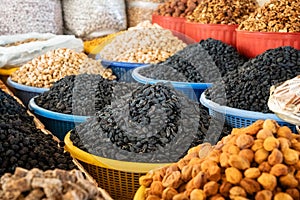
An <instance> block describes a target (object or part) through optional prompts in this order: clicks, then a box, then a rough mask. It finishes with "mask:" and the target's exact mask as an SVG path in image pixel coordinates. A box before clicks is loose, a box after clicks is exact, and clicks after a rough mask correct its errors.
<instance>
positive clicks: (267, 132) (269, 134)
mask: <svg viewBox="0 0 300 200" xmlns="http://www.w3.org/2000/svg"><path fill="white" fill-rule="evenodd" d="M267 137H274V135H273V133H272V131H270V130H268V129H261V130H260V131H258V133H257V135H256V138H257V139H262V140H265V139H266V138H267Z"/></svg>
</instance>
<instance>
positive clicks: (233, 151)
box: [227, 145, 240, 155]
mask: <svg viewBox="0 0 300 200" xmlns="http://www.w3.org/2000/svg"><path fill="white" fill-rule="evenodd" d="M239 152H240V148H239V147H238V146H236V145H230V146H229V148H228V150H227V153H229V154H231V155H236V154H239Z"/></svg>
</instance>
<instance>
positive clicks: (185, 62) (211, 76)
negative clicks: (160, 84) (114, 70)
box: [139, 38, 246, 83]
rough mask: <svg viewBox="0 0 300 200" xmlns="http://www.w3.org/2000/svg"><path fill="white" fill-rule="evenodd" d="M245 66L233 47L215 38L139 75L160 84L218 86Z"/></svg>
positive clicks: (201, 42)
mask: <svg viewBox="0 0 300 200" xmlns="http://www.w3.org/2000/svg"><path fill="white" fill-rule="evenodd" d="M245 62H246V58H244V57H242V56H241V55H239V54H238V52H237V51H236V50H235V49H234V48H233V47H232V46H229V45H227V44H225V43H223V42H221V41H219V40H215V39H212V38H209V39H206V40H202V41H200V43H198V44H193V45H189V46H187V47H185V48H184V49H183V50H181V51H178V52H177V53H176V54H174V55H173V56H171V57H170V58H168V59H167V60H166V61H165V62H162V63H159V64H154V65H151V66H150V67H147V68H144V69H143V70H140V71H139V72H140V74H141V75H143V76H145V77H148V78H153V79H158V80H170V81H181V82H195V83H199V82H205V83H211V82H215V81H217V80H218V79H220V78H221V77H223V76H225V75H226V74H228V73H233V71H234V72H235V71H237V70H238V68H239V67H240V66H242V65H243V64H244V63H245Z"/></svg>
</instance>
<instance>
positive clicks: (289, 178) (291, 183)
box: [279, 174, 298, 188]
mask: <svg viewBox="0 0 300 200" xmlns="http://www.w3.org/2000/svg"><path fill="white" fill-rule="evenodd" d="M279 182H280V183H281V184H282V185H283V186H285V187H287V188H295V187H297V186H298V181H297V180H296V179H295V177H294V176H293V175H292V174H287V175H285V176H281V177H280V178H279Z"/></svg>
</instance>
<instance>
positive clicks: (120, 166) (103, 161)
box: [64, 131, 171, 173]
mask: <svg viewBox="0 0 300 200" xmlns="http://www.w3.org/2000/svg"><path fill="white" fill-rule="evenodd" d="M70 135H71V131H69V132H68V133H67V134H66V136H65V138H64V142H65V149H66V151H68V152H70V154H71V155H72V156H73V157H74V158H76V159H78V160H81V161H83V162H85V163H88V164H91V165H95V166H98V167H103V168H108V169H114V170H118V171H123V172H130V173H147V172H148V171H150V170H153V169H156V168H159V167H163V166H166V165H170V164H171V163H142V162H129V161H119V160H113V159H109V158H103V157H100V156H96V155H92V154H90V153H87V152H85V151H83V150H81V149H79V148H77V147H76V146H74V145H73V142H72V141H71V139H70Z"/></svg>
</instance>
